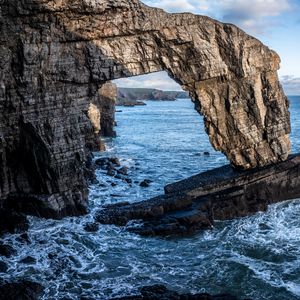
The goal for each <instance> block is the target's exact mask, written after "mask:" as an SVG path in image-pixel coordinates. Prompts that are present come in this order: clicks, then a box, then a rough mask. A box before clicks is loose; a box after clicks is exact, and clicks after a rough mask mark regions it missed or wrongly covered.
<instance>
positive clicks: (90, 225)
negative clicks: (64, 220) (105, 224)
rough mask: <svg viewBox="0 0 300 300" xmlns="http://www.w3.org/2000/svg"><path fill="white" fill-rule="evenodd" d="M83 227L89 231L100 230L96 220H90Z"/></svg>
mask: <svg viewBox="0 0 300 300" xmlns="http://www.w3.org/2000/svg"><path fill="white" fill-rule="evenodd" d="M83 228H84V230H85V231H87V232H96V231H98V230H99V225H98V224H97V223H95V222H88V223H85V224H84V225H83Z"/></svg>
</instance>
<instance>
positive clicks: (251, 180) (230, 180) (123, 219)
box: [96, 154, 300, 235]
mask: <svg viewBox="0 0 300 300" xmlns="http://www.w3.org/2000/svg"><path fill="white" fill-rule="evenodd" d="M165 193H166V194H165V195H162V196H158V197H155V198H152V199H150V200H146V201H141V202H137V203H133V204H123V205H111V206H108V207H104V208H103V209H102V210H100V211H99V212H97V216H96V219H97V222H100V223H104V224H116V225H121V226H124V225H126V224H127V226H126V229H127V230H128V231H131V232H134V233H138V234H141V235H171V234H191V233H193V232H195V231H197V230H200V229H205V228H211V227H212V226H213V225H214V221H215V220H230V219H233V218H236V217H243V216H248V215H251V214H254V213H256V212H258V211H265V210H266V209H267V207H268V205H269V204H271V203H276V202H278V201H283V200H288V199H297V198H299V197H300V154H298V155H293V156H290V157H289V159H288V160H287V161H285V162H281V163H278V164H274V165H272V166H267V167H264V168H261V169H256V170H248V171H238V170H235V169H233V168H232V167H231V166H229V165H228V166H224V167H221V168H217V169H214V170H210V171H207V172H204V173H201V174H198V175H195V176H192V177H190V178H187V179H185V180H182V181H179V182H176V183H174V184H170V185H167V186H166V187H165ZM132 220H139V221H136V222H130V223H128V222H129V221H132Z"/></svg>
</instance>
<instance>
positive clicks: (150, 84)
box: [115, 0, 300, 95]
mask: <svg viewBox="0 0 300 300" xmlns="http://www.w3.org/2000/svg"><path fill="white" fill-rule="evenodd" d="M142 2H144V3H145V4H147V5H149V6H154V7H160V8H162V9H164V10H165V11H167V12H171V13H172V12H175V13H178V12H191V13H195V14H201V15H206V16H209V17H212V18H214V19H217V20H219V21H222V22H227V23H233V24H235V25H237V26H239V27H240V28H242V29H243V30H245V31H246V32H247V33H248V34H250V35H252V36H255V37H256V38H258V39H259V40H261V41H262V42H263V43H264V44H266V45H267V46H268V47H270V48H271V49H273V50H275V51H276V52H277V53H278V54H279V55H280V57H281V68H280V70H279V77H280V80H281V83H282V85H283V87H284V89H285V92H286V94H288V95H300V0H251V1H248V0H143V1H142ZM115 82H116V83H117V85H118V86H122V87H135V88H137V87H145V88H158V89H162V90H180V86H179V85H178V84H177V83H175V82H174V81H173V80H172V79H170V78H169V77H168V75H167V74H166V73H165V72H159V73H152V74H148V75H143V76H138V77H132V78H125V79H119V80H116V81H115Z"/></svg>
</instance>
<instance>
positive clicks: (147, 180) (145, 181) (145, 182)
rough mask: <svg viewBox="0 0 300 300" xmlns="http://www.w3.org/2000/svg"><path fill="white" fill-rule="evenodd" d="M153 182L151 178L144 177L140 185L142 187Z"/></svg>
mask: <svg viewBox="0 0 300 300" xmlns="http://www.w3.org/2000/svg"><path fill="white" fill-rule="evenodd" d="M151 182H152V180H150V179H144V180H143V181H142V182H141V183H140V186H141V187H149V186H150V183H151Z"/></svg>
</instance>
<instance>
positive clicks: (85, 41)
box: [0, 0, 290, 217]
mask: <svg viewBox="0 0 300 300" xmlns="http://www.w3.org/2000/svg"><path fill="white" fill-rule="evenodd" d="M0 13H1V18H0V20H1V21H0V22H1V25H2V26H0V36H1V46H0V67H1V73H0V109H1V112H2V114H1V115H0V117H1V118H0V123H1V131H0V140H1V144H0V167H1V170H2V171H1V175H0V177H1V178H0V179H1V180H0V199H1V200H3V199H6V198H7V197H8V196H9V197H10V198H18V199H22V197H21V196H20V195H24V194H26V195H30V197H33V198H34V199H35V201H37V203H38V204H37V206H42V207H45V208H46V209H47V210H48V211H49V210H52V211H54V212H58V213H57V214H55V215H54V216H56V217H59V216H61V215H66V214H76V213H78V212H82V211H83V210H84V209H83V208H84V206H85V205H86V198H87V188H86V181H85V167H84V164H85V159H86V154H87V152H86V150H85V143H86V140H87V138H88V140H90V135H91V132H93V130H92V127H91V124H90V122H89V120H88V118H87V115H88V109H89V105H90V103H96V104H97V103H98V104H99V105H100V106H101V103H102V100H101V99H102V98H101V97H102V96H101V92H100V94H99V88H100V91H101V86H102V85H103V84H104V83H106V82H107V81H110V80H112V79H117V78H122V77H129V76H135V75H141V74H146V73H151V72H156V71H161V70H165V71H167V72H168V74H169V75H170V77H172V78H173V79H174V80H175V81H177V82H178V83H179V84H180V85H181V86H182V87H183V89H185V90H187V91H189V92H190V95H191V97H192V98H193V101H194V102H195V106H196V109H197V110H198V111H199V112H200V113H201V114H202V115H203V116H204V119H205V125H206V129H207V132H208V134H209V137H210V140H211V143H212V144H213V146H214V147H215V148H216V149H217V150H220V151H222V152H223V153H225V154H226V155H227V157H228V158H229V160H230V161H231V163H232V164H233V165H234V166H236V167H240V168H254V167H257V166H264V165H267V164H269V163H272V162H277V161H280V160H284V159H286V158H287V156H288V153H289V151H290V143H289V137H288V134H289V132H290V123H289V113H288V102H287V98H286V97H285V95H284V93H283V91H282V88H281V86H280V84H279V82H278V78H277V73H276V71H277V69H278V68H279V57H278V55H277V54H276V53H275V52H273V51H272V50H270V49H268V48H267V47H266V46H264V45H263V44H262V43H260V42H259V41H258V40H256V39H254V38H253V37H250V36H249V35H247V34H246V33H244V32H243V31H242V30H240V29H238V28H237V27H235V26H234V25H229V24H223V23H220V22H218V21H215V20H213V19H210V18H208V17H204V16H196V15H192V14H167V13H165V12H164V11H162V10H160V9H155V8H150V7H147V6H145V5H144V4H142V3H141V2H139V1H138V0H130V1H129V0H101V1H100V0H46V1H45V0H21V1H20V0H4V1H1V4H0ZM83 112H84V113H83ZM24 128H30V131H28V130H24ZM24 132H25V133H27V132H30V136H25V140H26V141H28V142H26V143H22V141H23V140H24V137H22V133H24ZM21 137H22V138H21ZM36 144H38V145H39V148H40V149H41V150H42V149H44V150H45V151H46V152H45V153H46V154H45V153H40V152H39V153H35V152H32V151H30V148H31V147H35V145H36ZM24 147H25V149H24ZM21 154H22V155H21ZM45 157H47V159H45ZM24 160H26V161H31V162H32V164H34V166H32V167H33V169H34V170H36V171H35V174H36V176H40V177H41V178H39V180H38V182H39V184H38V186H36V184H35V185H33V184H31V181H32V180H29V178H28V177H30V176H31V174H30V172H29V171H28V170H30V166H26V168H25V167H24ZM41 170H44V171H41ZM44 173H45V174H44ZM35 183H36V181H35ZM14 195H17V196H14ZM47 200H48V201H47Z"/></svg>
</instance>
